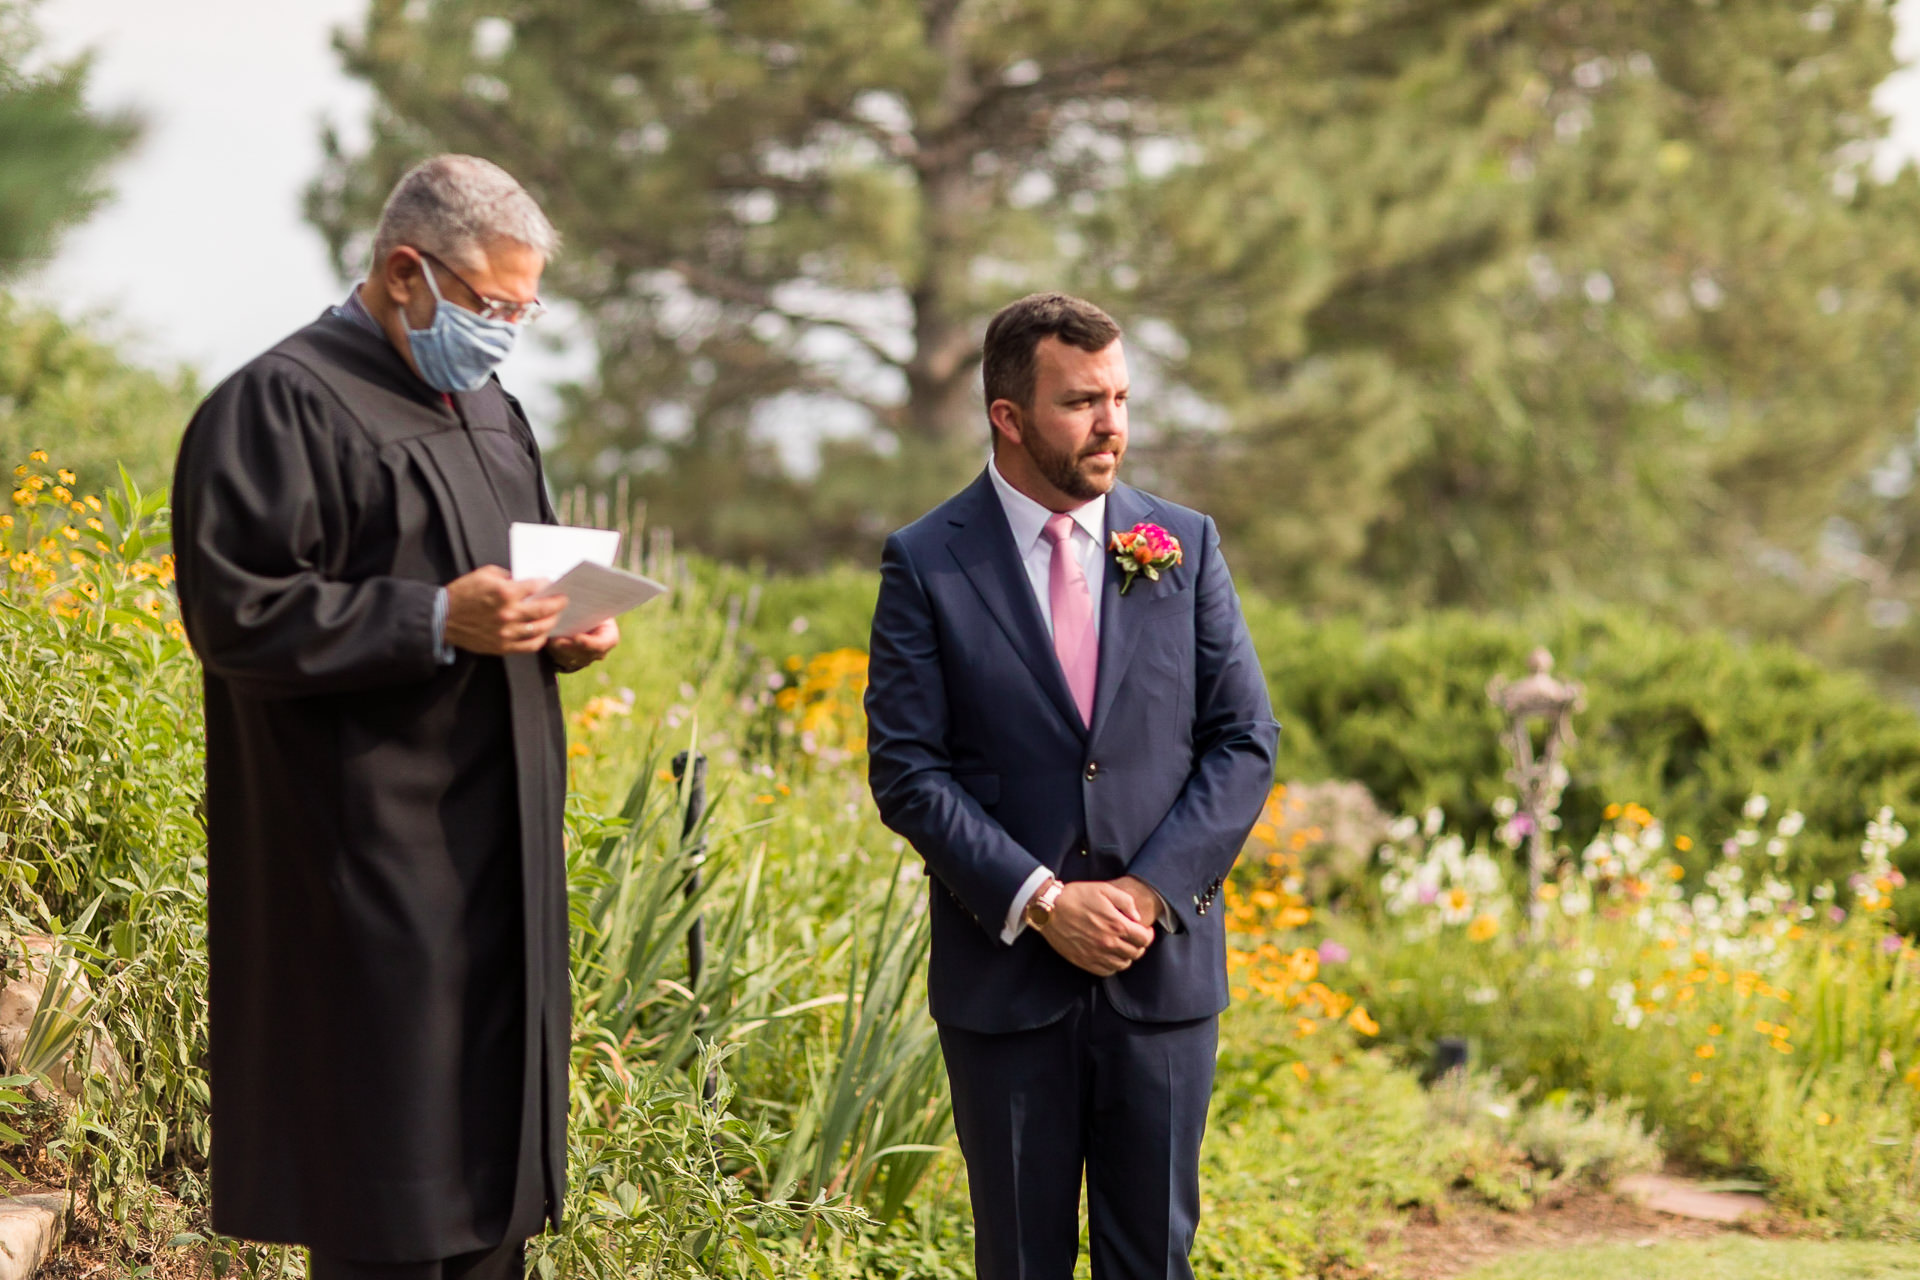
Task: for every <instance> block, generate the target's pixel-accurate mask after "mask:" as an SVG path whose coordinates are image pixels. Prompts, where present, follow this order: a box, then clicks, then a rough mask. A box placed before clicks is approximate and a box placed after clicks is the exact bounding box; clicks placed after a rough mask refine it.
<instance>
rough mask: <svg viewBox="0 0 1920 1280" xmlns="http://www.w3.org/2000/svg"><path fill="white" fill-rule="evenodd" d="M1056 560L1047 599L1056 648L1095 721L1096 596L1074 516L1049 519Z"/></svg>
mask: <svg viewBox="0 0 1920 1280" xmlns="http://www.w3.org/2000/svg"><path fill="white" fill-rule="evenodd" d="M1046 533H1047V541H1049V542H1051V543H1052V544H1053V563H1052V565H1051V566H1050V567H1049V568H1048V570H1047V602H1048V605H1049V607H1050V608H1051V609H1052V611H1053V652H1054V654H1055V656H1057V657H1058V658H1059V659H1060V670H1061V671H1062V672H1064V673H1065V674H1066V677H1067V688H1068V689H1069V690H1070V691H1071V692H1072V693H1073V701H1074V705H1075V706H1077V707H1079V708H1080V719H1081V720H1082V721H1083V722H1084V723H1086V724H1088V725H1092V724H1093V685H1094V679H1095V677H1096V676H1097V675H1098V674H1099V671H1100V642H1099V640H1098V638H1097V637H1095V635H1094V634H1093V596H1092V594H1091V593H1090V592H1089V591H1088V590H1087V571H1086V569H1085V568H1083V567H1082V566H1081V564H1080V557H1079V556H1078V555H1076V554H1074V550H1073V517H1072V516H1068V515H1054V516H1050V517H1048V519H1047V529H1046Z"/></svg>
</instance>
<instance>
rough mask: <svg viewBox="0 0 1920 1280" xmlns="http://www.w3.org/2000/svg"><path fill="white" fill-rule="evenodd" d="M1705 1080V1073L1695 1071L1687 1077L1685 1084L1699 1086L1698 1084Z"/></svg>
mask: <svg viewBox="0 0 1920 1280" xmlns="http://www.w3.org/2000/svg"><path fill="white" fill-rule="evenodd" d="M1706 1078H1707V1073H1706V1072H1704V1071H1695V1072H1693V1073H1692V1074H1690V1075H1689V1076H1688V1077H1687V1083H1688V1084H1699V1083H1700V1082H1701V1081H1702V1080H1705V1079H1706Z"/></svg>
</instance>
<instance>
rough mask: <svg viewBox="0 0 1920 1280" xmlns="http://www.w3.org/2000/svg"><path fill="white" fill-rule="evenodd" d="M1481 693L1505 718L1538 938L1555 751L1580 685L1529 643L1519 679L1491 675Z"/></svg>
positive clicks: (1552, 816) (1556, 804)
mask: <svg viewBox="0 0 1920 1280" xmlns="http://www.w3.org/2000/svg"><path fill="white" fill-rule="evenodd" d="M1487 697H1488V699H1490V700H1491V701H1492V703H1493V705H1494V706H1496V707H1498V708H1499V709H1500V712H1501V714H1502V715H1504V716H1505V717H1506V719H1507V723H1506V727H1505V728H1504V729H1503V730H1502V731H1501V734H1500V740H1501V742H1502V743H1504V744H1505V745H1506V748H1507V751H1508V752H1509V753H1510V754H1511V755H1512V756H1513V768H1512V769H1510V770H1508V771H1507V781H1509V782H1511V783H1512V784H1513V785H1514V788H1515V789H1516V790H1517V791H1518V792H1519V793H1520V794H1519V806H1518V808H1519V812H1520V813H1522V814H1524V815H1526V818H1527V823H1528V831H1527V930H1528V937H1529V938H1530V939H1532V940H1533V941H1536V942H1537V941H1539V938H1540V922H1541V918H1542V916H1543V915H1544V914H1545V912H1546V904H1545V903H1544V902H1542V901H1541V899H1540V885H1541V882H1542V881H1543V880H1544V878H1545V876H1546V871H1547V865H1548V863H1549V861H1550V860H1551V858H1550V855H1549V852H1548V846H1547V831H1548V830H1549V828H1552V829H1558V828H1559V825H1560V818H1559V809H1560V793H1561V792H1562V791H1564V790H1565V789H1566V786H1567V767H1566V766H1565V765H1563V764H1561V763H1560V755H1561V753H1562V752H1563V751H1564V750H1565V749H1566V748H1567V747H1569V746H1571V745H1572V744H1573V741H1574V737H1573V713H1574V712H1576V711H1584V710H1586V706H1587V702H1586V690H1585V688H1583V687H1582V686H1581V685H1580V684H1578V683H1577V682H1575V681H1572V680H1556V679H1554V678H1553V655H1552V654H1551V653H1548V652H1547V651H1546V650H1545V649H1535V650H1534V651H1533V652H1532V653H1531V654H1530V655H1528V657H1527V675H1525V676H1524V677H1522V678H1521V679H1519V680H1511V681H1510V680H1508V679H1507V678H1506V677H1505V676H1495V677H1494V678H1493V679H1492V680H1490V681H1489V682H1488V683H1487ZM1536 720H1544V721H1545V722H1546V734H1545V737H1544V738H1543V739H1542V741H1541V744H1540V750H1539V753H1538V754H1537V755H1536V754H1535V752H1534V747H1533V723H1534V721H1536Z"/></svg>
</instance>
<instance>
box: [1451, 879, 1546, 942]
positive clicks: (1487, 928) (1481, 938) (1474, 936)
mask: <svg viewBox="0 0 1920 1280" xmlns="http://www.w3.org/2000/svg"><path fill="white" fill-rule="evenodd" d="M1543 887H1544V886H1543ZM1499 932H1500V921H1499V920H1498V919H1497V918H1495V917H1493V916H1490V915H1485V914H1482V915H1478V916H1475V917H1474V919H1473V923H1472V924H1470V925H1468V926H1467V937H1468V938H1470V939H1471V940H1473V941H1474V942H1485V941H1487V940H1488V939H1489V938H1492V937H1494V936H1495V935H1496V934H1498V933H1499Z"/></svg>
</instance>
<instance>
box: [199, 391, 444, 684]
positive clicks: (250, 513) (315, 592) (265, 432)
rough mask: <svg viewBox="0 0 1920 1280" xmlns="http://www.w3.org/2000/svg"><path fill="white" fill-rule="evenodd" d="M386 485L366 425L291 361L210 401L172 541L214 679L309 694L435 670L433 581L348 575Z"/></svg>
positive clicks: (203, 657) (400, 680) (425, 675)
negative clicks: (353, 547)
mask: <svg viewBox="0 0 1920 1280" xmlns="http://www.w3.org/2000/svg"><path fill="white" fill-rule="evenodd" d="M379 480H380V474H379V470H378V464H377V459H376V458H375V457H374V456H373V452H372V448H371V446H370V445H369V444H368V443H367V442H366V441H365V440H364V438H362V436H361V435H360V429H359V426H358V424H357V423H356V422H354V421H353V419H352V418H351V417H350V416H348V415H347V413H346V412H345V410H344V409H341V408H339V407H338V406H337V404H336V403H335V402H334V401H333V400H332V398H331V396H330V395H329V394H328V393H327V392H326V391H324V390H323V389H321V388H320V387H318V386H317V384H315V383H313V382H312V381H311V379H310V377H309V376H308V375H306V374H305V373H304V371H302V370H300V369H299V367H298V366H297V365H295V364H293V363H292V362H290V361H285V360H280V359H276V358H275V357H272V356H267V357H263V358H262V359H260V360H258V361H256V362H254V364H252V365H250V366H248V367H247V368H246V369H243V370H242V371H241V372H239V373H237V374H235V375H234V376H233V377H232V378H231V379H229V380H228V381H227V382H226V383H225V384H223V385H222V386H221V387H220V388H219V389H217V390H216V391H215V392H214V393H213V395H212V396H210V397H208V399H207V401H206V403H205V404H203V405H202V406H201V407H200V410H199V412H198V413H196V414H195V415H194V419H193V422H192V423H191V424H190V425H189V426H188V428H187V433H186V436H185V438H184V439H183V440H182V442H181V446H180V458H179V463H178V465H177V466H176V468H175V471H174V490H173V493H174V498H173V512H174V526H173V541H174V558H175V564H176V568H177V580H178V587H179V592H180V610H181V616H182V621H183V622H184V623H185V624H186V628H187V635H188V638H189V639H190V640H191V641H192V643H193V647H194V651H195V652H196V653H197V654H198V655H199V657H200V661H201V662H202V663H203V664H204V665H205V666H206V668H207V670H208V671H209V672H210V673H211V674H213V675H216V676H218V677H220V678H221V679H223V680H226V681H228V682H230V683H231V684H232V685H233V686H234V687H235V688H236V689H238V690H241V691H243V692H245V693H247V694H249V695H251V696H253V697H257V698H299V697H307V696H311V695H314V694H327V693H343V692H354V691H358V690H365V689H377V688H381V687H383V686H392V685H398V684H404V683H409V682H413V681H420V680H427V679H430V678H432V676H433V675H434V674H435V673H436V672H437V671H438V670H440V665H439V663H438V662H437V660H436V656H435V649H436V641H437V640H438V638H439V637H438V636H437V635H436V634H435V633H434V626H433V619H434V609H435V600H436V598H437V596H438V594H439V591H440V584H439V583H435V582H424V581H416V580H413V579H408V578H399V577H393V576H385V575H372V576H358V577H355V578H354V579H353V580H343V577H342V576H341V575H343V571H344V566H345V565H346V564H347V562H348V561H347V552H348V550H349V547H350V540H351V537H352V533H353V530H354V526H355V523H356V516H357V515H358V514H359V513H361V512H363V511H365V510H367V509H368V508H369V506H370V505H372V504H373V503H378V501H379V498H378V494H377V492H375V490H376V489H377V486H378V484H379ZM369 499H371V500H372V503H370V502H369Z"/></svg>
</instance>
